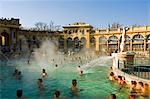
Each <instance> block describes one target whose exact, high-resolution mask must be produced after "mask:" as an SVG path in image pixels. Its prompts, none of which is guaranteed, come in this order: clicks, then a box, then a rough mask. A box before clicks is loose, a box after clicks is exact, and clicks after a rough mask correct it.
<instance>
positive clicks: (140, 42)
mask: <svg viewBox="0 0 150 99" xmlns="http://www.w3.org/2000/svg"><path fill="white" fill-rule="evenodd" d="M132 41H133V45H132V47H133V50H134V51H143V50H144V37H143V36H142V35H140V34H137V35H134V36H133V39H132Z"/></svg>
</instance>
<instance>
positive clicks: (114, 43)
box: [108, 36, 118, 53]
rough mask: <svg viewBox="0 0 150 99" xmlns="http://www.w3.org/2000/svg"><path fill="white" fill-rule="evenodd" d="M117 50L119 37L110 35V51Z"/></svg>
mask: <svg viewBox="0 0 150 99" xmlns="http://www.w3.org/2000/svg"><path fill="white" fill-rule="evenodd" d="M115 50H118V37H117V36H110V37H109V39H108V51H109V52H110V53H112V52H114V51H115Z"/></svg>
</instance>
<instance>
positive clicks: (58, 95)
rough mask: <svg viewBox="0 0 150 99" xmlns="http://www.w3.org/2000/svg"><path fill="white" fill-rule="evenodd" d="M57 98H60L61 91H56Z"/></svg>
mask: <svg viewBox="0 0 150 99" xmlns="http://www.w3.org/2000/svg"><path fill="white" fill-rule="evenodd" d="M55 97H56V98H58V97H60V91H59V90H56V91H55Z"/></svg>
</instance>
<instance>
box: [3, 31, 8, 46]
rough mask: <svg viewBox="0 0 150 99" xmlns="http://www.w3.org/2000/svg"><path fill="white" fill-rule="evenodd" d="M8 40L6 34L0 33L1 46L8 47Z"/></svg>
mask: <svg viewBox="0 0 150 99" xmlns="http://www.w3.org/2000/svg"><path fill="white" fill-rule="evenodd" d="M9 40H10V38H9V34H8V33H6V32H3V33H1V41H2V43H1V46H9V45H10V44H9Z"/></svg>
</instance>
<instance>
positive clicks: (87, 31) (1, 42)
mask: <svg viewBox="0 0 150 99" xmlns="http://www.w3.org/2000/svg"><path fill="white" fill-rule="evenodd" d="M20 26H21V24H20V23H19V19H14V18H11V19H6V18H5V19H0V48H1V51H2V52H16V51H26V50H32V49H34V48H38V47H39V46H40V44H41V43H42V41H43V40H46V39H51V38H52V37H56V38H57V39H56V40H58V44H59V49H62V50H63V51H68V50H69V51H79V50H80V49H82V48H87V49H89V48H91V49H93V50H95V51H96V52H97V53H99V52H102V53H112V52H113V51H114V50H118V52H119V51H120V43H121V39H122V32H123V30H122V28H111V29H110V28H107V29H93V26H91V25H90V24H86V23H83V22H77V23H74V24H69V25H67V26H63V28H64V30H63V31H61V32H58V31H57V32H56V31H55V32H48V31H36V30H26V29H22V28H21V27H20ZM126 50H127V51H140V52H146V51H150V26H140V27H129V29H128V30H127V34H126Z"/></svg>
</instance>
